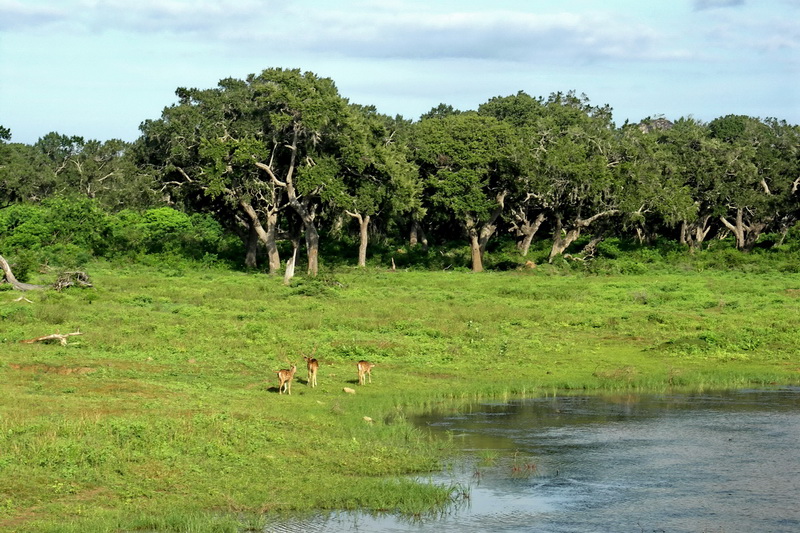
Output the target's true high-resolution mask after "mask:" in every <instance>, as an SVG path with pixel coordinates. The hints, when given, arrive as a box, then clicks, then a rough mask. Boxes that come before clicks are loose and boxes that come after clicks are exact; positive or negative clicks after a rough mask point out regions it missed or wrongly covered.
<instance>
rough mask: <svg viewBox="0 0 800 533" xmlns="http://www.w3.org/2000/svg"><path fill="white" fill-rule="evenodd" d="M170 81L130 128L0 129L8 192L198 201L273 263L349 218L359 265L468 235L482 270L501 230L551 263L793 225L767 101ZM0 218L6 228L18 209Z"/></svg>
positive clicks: (102, 201)
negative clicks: (74, 131) (483, 98)
mask: <svg viewBox="0 0 800 533" xmlns="http://www.w3.org/2000/svg"><path fill="white" fill-rule="evenodd" d="M176 94H177V97H178V100H177V102H176V103H175V104H173V105H170V106H169V107H166V108H165V109H164V110H163V112H162V114H161V117H160V118H158V119H155V120H146V121H144V122H143V123H142V124H141V126H140V131H141V136H140V137H139V138H138V139H137V140H135V141H134V142H132V143H126V142H122V141H119V140H109V141H106V142H99V141H85V140H84V139H83V138H81V137H68V136H65V135H60V134H58V133H49V134H47V135H45V136H44V137H42V138H41V139H40V140H39V141H38V142H37V143H35V144H33V145H24V144H19V143H12V142H10V139H11V132H10V131H9V130H8V129H7V128H2V127H0V202H2V204H0V208H2V207H5V208H9V207H11V206H15V208H16V209H21V207H20V206H25V205H31V204H37V203H43V202H47V201H50V202H55V203H56V204H58V201H57V200H53V199H55V198H71V199H72V200H71V201H73V202H78V203H80V202H81V201H83V200H81V201H78V200H75V198H81V199H90V201H91V204H92V205H93V206H95V208H96V209H99V210H101V211H103V212H106V213H117V214H118V213H128V215H127V216H128V220H133V219H132V218H131V217H133V215H130V213H142V212H148V213H150V214H151V215H152V214H153V213H156V215H154V216H156V218H158V217H161V218H162V219H163V218H164V217H166V218H167V219H170V218H171V217H173V218H174V217H178V218H179V217H180V216H194V217H195V218H194V220H195V221H198V220H200V219H202V220H203V221H205V222H201V223H200V226H203V225H205V226H208V221H213V222H214V223H216V224H217V225H218V227H219V228H221V230H222V231H224V232H225V233H226V234H228V235H235V236H236V238H238V239H239V240H240V242H241V253H242V254H243V256H244V257H243V258H242V260H243V262H244V263H245V264H246V265H247V266H250V267H255V266H256V265H257V264H258V262H259V261H261V260H262V258H263V261H264V262H265V268H267V269H268V270H269V272H270V273H277V272H278V271H279V270H280V269H281V264H282V260H285V258H286V256H287V253H288V254H289V255H291V254H293V253H296V252H297V250H299V249H303V250H304V251H305V254H306V258H307V265H308V266H307V268H308V273H309V274H311V275H316V274H317V272H318V269H319V262H320V242H321V239H324V238H333V237H334V236H335V235H337V234H342V232H352V233H353V235H354V236H355V240H356V241H357V244H358V259H357V262H358V264H359V265H364V264H365V263H366V260H367V251H368V245H369V241H370V238H374V237H375V236H380V237H382V238H383V239H388V240H392V241H394V242H400V241H404V242H405V243H407V244H408V245H409V246H411V247H415V246H416V247H425V246H427V245H428V244H429V243H436V242H448V241H454V240H463V241H464V242H465V243H466V244H468V245H469V250H470V262H471V267H472V270H474V271H481V270H483V268H484V256H485V254H486V252H487V247H489V246H490V243H492V242H494V241H496V240H497V239H498V238H500V237H504V238H505V236H510V237H513V238H514V239H515V241H516V246H517V249H518V252H519V254H520V256H522V257H524V256H526V255H527V254H528V253H529V249H530V247H531V244H532V243H533V242H534V241H535V240H536V241H539V242H547V243H548V244H547V247H548V249H549V253H548V254H547V258H548V260H549V261H553V260H555V259H556V258H558V257H562V256H564V254H565V253H567V252H568V251H569V252H571V255H572V256H575V255H578V254H579V253H584V254H591V251H592V248H593V247H594V246H597V245H598V243H600V242H602V241H603V239H608V238H610V237H617V238H631V239H636V240H638V241H639V242H641V243H647V242H653V241H654V240H656V239H670V240H674V241H676V242H679V243H681V244H682V245H685V246H686V248H687V249H689V250H695V249H698V248H701V247H703V245H704V243H705V242H706V241H708V240H709V239H711V238H726V237H730V238H731V239H733V240H734V242H735V247H736V248H738V249H739V250H741V251H744V252H746V251H749V250H751V249H752V248H753V247H754V246H755V245H756V244H757V242H758V241H759V238H760V237H762V236H764V235H765V234H770V235H774V236H776V237H775V238H774V239H773V242H776V243H780V242H782V241H783V240H784V239H785V238H786V237H787V235H789V232H790V230H791V229H792V228H794V227H795V226H796V224H797V220H798V215H800V209H799V208H800V202H798V196H799V195H800V193H798V187H800V128H798V126H797V125H792V124H788V123H787V122H786V121H783V120H779V119H776V118H766V119H760V118H754V117H749V116H742V115H728V116H724V117H720V118H717V119H714V120H712V121H710V122H708V123H704V122H702V121H699V120H696V119H694V118H691V117H688V118H686V117H684V118H679V119H677V120H675V121H674V122H673V121H670V120H667V119H666V118H663V117H655V118H653V117H648V118H645V119H643V120H642V121H640V122H639V123H635V124H634V123H628V122H626V123H625V124H622V125H621V126H617V125H615V123H614V122H613V117H612V110H611V108H610V107H608V106H607V105H605V106H596V105H592V104H591V103H590V101H589V99H588V98H587V97H586V96H584V95H577V94H576V93H575V92H566V93H554V94H551V95H549V96H548V97H533V96H530V95H529V94H527V93H525V92H519V93H517V94H514V95H509V96H501V97H496V98H492V99H490V100H488V101H487V102H485V103H483V104H481V105H480V106H478V108H477V109H476V110H468V111H461V110H457V109H454V108H453V107H452V106H449V105H446V104H441V105H439V106H438V107H436V108H434V109H432V110H431V111H430V112H428V113H426V114H424V115H422V116H421V117H420V118H419V119H418V120H416V121H412V120H408V119H405V118H403V117H401V116H396V117H389V116H386V115H382V114H380V113H378V112H377V110H376V109H375V108H374V107H372V106H364V105H359V104H355V103H351V102H349V101H348V100H347V99H346V98H344V97H342V96H341V95H340V94H339V92H338V90H337V88H336V85H335V84H334V82H333V80H331V79H329V78H322V77H319V76H317V75H315V74H314V73H311V72H302V71H300V70H296V69H295V70H285V69H267V70H264V71H263V72H261V73H260V74H257V75H256V74H252V75H250V76H248V77H247V78H246V79H243V80H240V79H233V78H228V79H224V80H221V81H220V82H219V84H218V85H217V86H216V87H214V88H209V89H196V88H179V89H178V90H177V91H176ZM67 203H69V202H67ZM84 207H85V206H84ZM167 207H168V208H169V209H171V210H174V211H177V212H179V213H181V214H183V215H174V216H173V215H165V211H163V209H164V208H167ZM87 209H88V208H87ZM0 213H2V210H0ZM197 217H200V218H197ZM6 218H8V217H6ZM117 218H118V220H117V221H116V223H117V224H120V225H121V226H124V225H125V217H124V216H123V217H122V218H121V219H120V218H119V217H117ZM134 218H135V217H134ZM2 220H3V218H2V216H1V215H0V236H2V235H3V234H4V232H5V235H6V236H8V235H9V234H10V233H12V232H14V231H15V228H18V226H19V225H17V226H14V225H13V224H11V223H8V222H6V223H5V226H3V223H2ZM136 220H137V222H138V223H141V222H142V219H141V217H139V218H138V219H136ZM351 221H352V224H350V223H349V222H351ZM123 233H124V232H123ZM587 236H588V237H590V238H588V239H587V238H586V237H587ZM103 238H104V237H102V235H101V236H100V237H99V239H100V240H101V241H102V239H103ZM0 242H2V241H0ZM576 242H580V243H582V249H581V250H579V251H575V250H572V249H571V248H570V247H571V246H572V247H573V248H574V246H575V244H576ZM286 243H291V247H289V246H287V244H286ZM289 248H290V250H291V251H288V250H287V249H289Z"/></svg>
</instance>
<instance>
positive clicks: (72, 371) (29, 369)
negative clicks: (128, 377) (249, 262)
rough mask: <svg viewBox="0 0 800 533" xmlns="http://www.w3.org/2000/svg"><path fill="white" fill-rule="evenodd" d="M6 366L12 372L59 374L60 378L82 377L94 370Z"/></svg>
mask: <svg viewBox="0 0 800 533" xmlns="http://www.w3.org/2000/svg"><path fill="white" fill-rule="evenodd" d="M8 366H9V368H11V369H12V370H19V371H20V372H33V373H38V374H59V375H62V376H66V375H70V374H75V375H78V376H82V375H84V374H91V373H92V372H94V371H95V370H96V369H95V368H91V367H88V366H77V367H70V366H52V365H44V364H36V365H20V364H16V363H8Z"/></svg>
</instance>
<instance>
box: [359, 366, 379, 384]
mask: <svg viewBox="0 0 800 533" xmlns="http://www.w3.org/2000/svg"><path fill="white" fill-rule="evenodd" d="M356 366H357V367H358V384H359V385H364V384H365V383H366V379H365V378H366V377H369V382H370V383H372V368H373V367H374V366H375V365H374V364H373V363H370V362H368V361H359V362H358V364H357V365H356Z"/></svg>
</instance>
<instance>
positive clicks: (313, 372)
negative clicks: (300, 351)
mask: <svg viewBox="0 0 800 533" xmlns="http://www.w3.org/2000/svg"><path fill="white" fill-rule="evenodd" d="M311 355H312V357H308V356H306V355H304V356H303V359H305V360H306V368H308V381H307V383H308V384H309V385H311V387H312V388H313V387H316V386H317V370H319V361H317V360H316V359H314V357H313V355H314V354H311Z"/></svg>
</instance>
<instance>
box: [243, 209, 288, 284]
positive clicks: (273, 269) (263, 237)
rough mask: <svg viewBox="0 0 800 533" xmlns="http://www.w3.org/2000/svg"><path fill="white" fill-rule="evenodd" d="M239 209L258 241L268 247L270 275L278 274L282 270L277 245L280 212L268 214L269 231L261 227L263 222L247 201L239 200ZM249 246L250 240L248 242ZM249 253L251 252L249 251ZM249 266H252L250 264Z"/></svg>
mask: <svg viewBox="0 0 800 533" xmlns="http://www.w3.org/2000/svg"><path fill="white" fill-rule="evenodd" d="M239 207H241V209H242V211H244V213H245V214H246V215H247V220H248V222H249V224H250V228H251V229H250V230H251V231H255V232H256V235H258V239H259V240H260V241H261V242H263V243H264V246H266V247H267V258H268V259H269V273H270V275H274V274H277V273H278V272H280V270H281V258H280V254H279V253H278V243H277V238H276V237H277V226H278V211H277V209H271V210H270V211H269V213H268V214H267V229H266V230H265V229H264V226H262V225H261V220H260V219H259V218H258V213H256V210H255V209H254V208H253V206H252V205H251V204H250V203H249V202H246V201H245V200H239ZM248 245H249V240H248ZM248 253H249V250H248ZM253 261H254V263H253V266H255V257H254V258H253ZM248 266H250V265H249V264H248Z"/></svg>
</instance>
